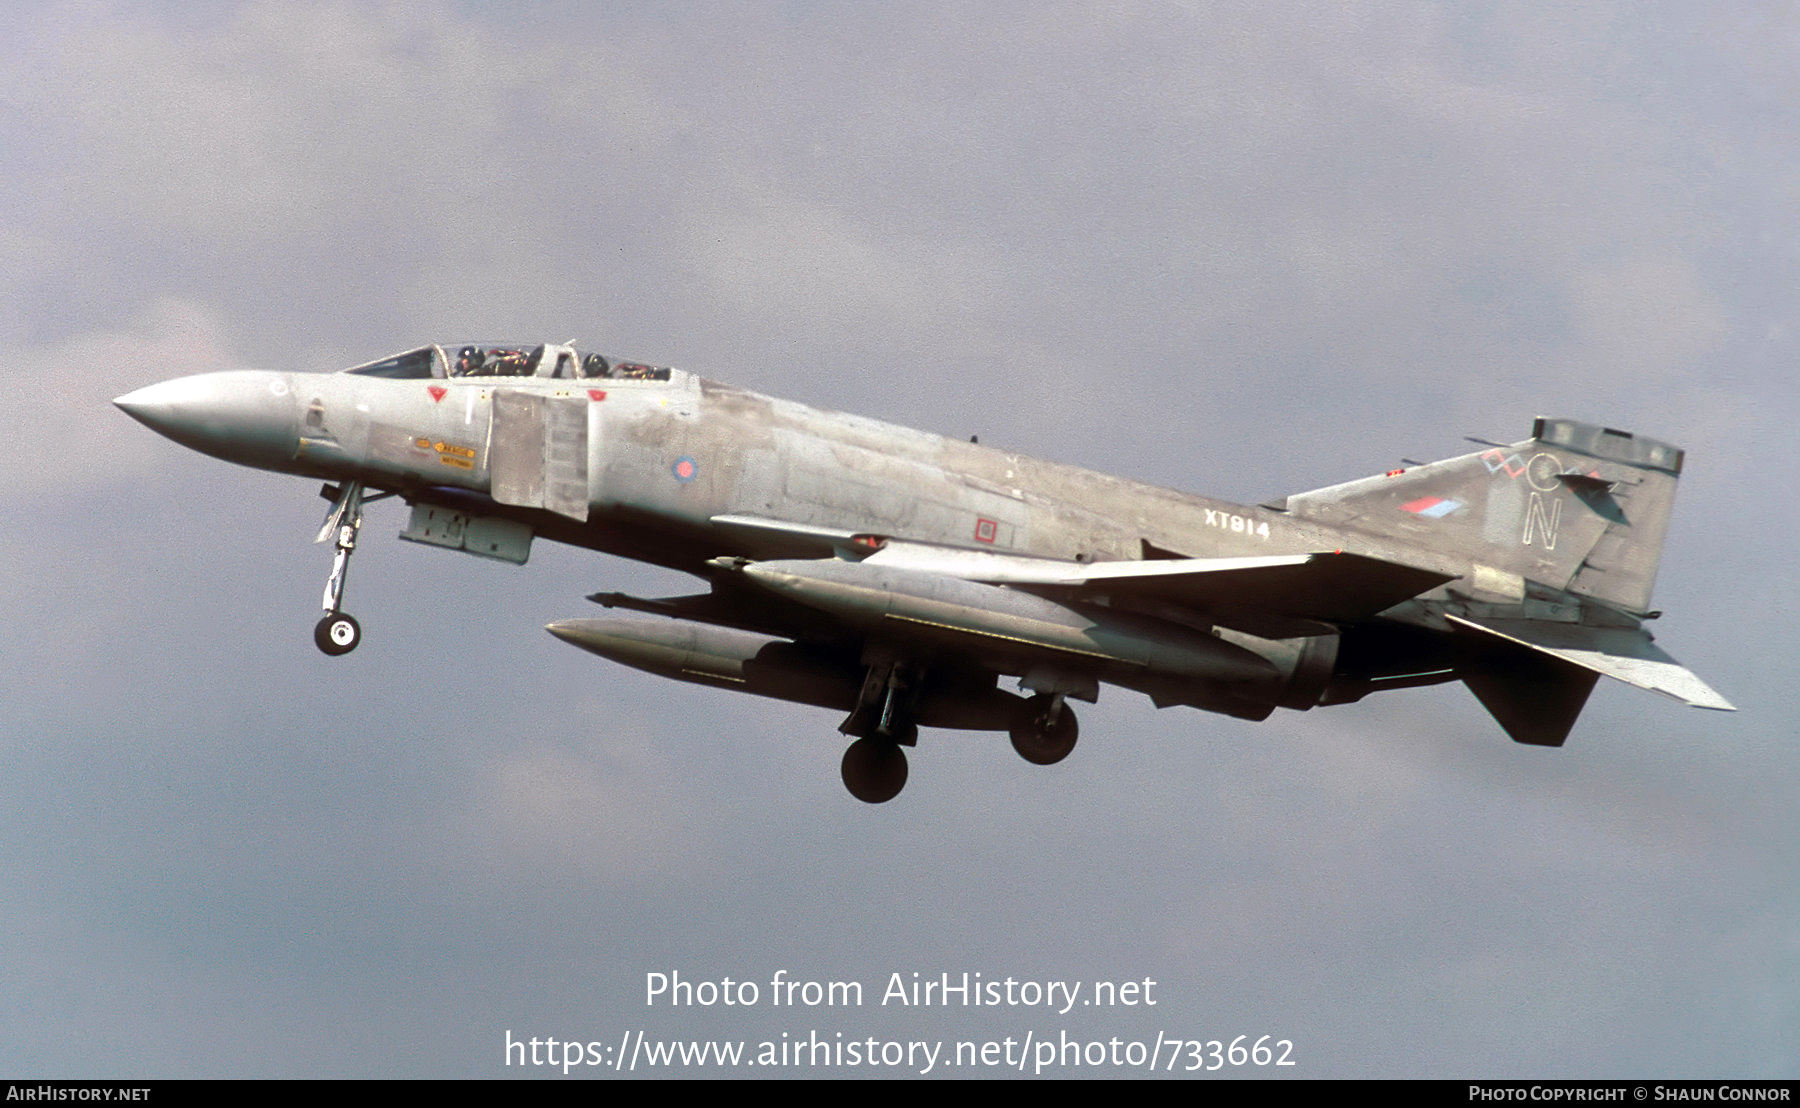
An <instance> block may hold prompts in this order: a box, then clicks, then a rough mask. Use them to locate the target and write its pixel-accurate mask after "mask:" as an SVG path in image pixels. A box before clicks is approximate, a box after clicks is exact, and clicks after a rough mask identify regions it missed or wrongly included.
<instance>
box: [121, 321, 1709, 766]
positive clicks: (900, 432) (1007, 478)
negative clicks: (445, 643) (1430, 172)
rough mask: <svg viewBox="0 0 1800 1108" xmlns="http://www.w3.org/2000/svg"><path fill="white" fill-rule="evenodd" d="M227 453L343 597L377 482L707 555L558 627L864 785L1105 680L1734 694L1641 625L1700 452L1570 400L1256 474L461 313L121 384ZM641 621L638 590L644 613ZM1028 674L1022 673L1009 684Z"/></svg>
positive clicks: (1538, 721)
mask: <svg viewBox="0 0 1800 1108" xmlns="http://www.w3.org/2000/svg"><path fill="white" fill-rule="evenodd" d="M116 403H117V404H118V406H119V407H120V408H122V409H124V410H125V411H126V412H127V413H128V414H130V415H131V416H132V417H133V418H135V419H137V420H139V421H140V422H142V423H144V424H146V425H148V426H150V427H151V428H153V429H155V430H157V431H158V432H160V433H162V434H164V435H166V436H167V437H169V438H171V439H173V440H175V441H176V442H179V443H182V444H183V445H186V446H189V447H191V448H193V449H196V450H200V451H204V452H206V453H208V454H212V455H215V456H217V457H220V458H223V459H225V460H228V461H232V462H237V463H239V464H243V465H250V466H255V467H258V468H263V469H270V470H275V471H278V472H285V473H291V474H294V475H297V476H302V477H310V478H313V479H317V480H322V481H324V482H325V485H324V488H323V489H322V495H324V496H325V497H326V498H327V499H328V500H329V501H330V502H331V507H330V509H329V510H328V512H327V514H326V518H325V522H324V525H323V527H322V528H321V530H320V533H319V536H318V541H321V542H324V541H332V542H333V543H334V546H335V556H334V558H333V562H332V568H331V572H330V575H329V577H328V580H327V584H326V587H325V591H324V595H323V597H322V600H321V607H322V609H323V615H322V617H321V619H320V620H319V622H318V625H317V627H316V628H315V632H314V637H315V641H316V642H317V644H318V646H319V647H320V649H322V650H324V651H325V652H326V653H328V654H334V655H341V654H346V653H348V652H350V651H351V650H353V649H354V648H355V647H356V646H357V645H358V643H359V642H360V641H361V638H362V630H361V627H360V626H359V625H358V624H357V622H356V620H355V619H354V618H353V617H351V616H350V615H349V614H348V613H347V612H345V611H344V604H343V598H344V588H345V581H346V577H347V573H348V569H349V563H350V558H351V554H352V553H353V551H354V550H355V547H356V542H357V538H358V536H359V534H360V531H361V527H362V524H363V521H364V511H365V508H366V507H367V506H368V505H371V504H373V503H375V502H377V501H379V500H383V499H388V498H395V499H398V500H400V501H402V502H403V503H404V504H405V505H407V507H408V509H409V511H408V515H407V521H406V524H405V527H404V529H403V530H402V531H401V534H400V537H401V538H403V539H407V540H409V541H413V542H418V543H423V544H426V545H432V546H438V547H441V548H444V549H447V550H457V551H462V552H464V553H468V554H473V555H476V556H479V557H484V558H493V559H499V560H503V561H509V562H514V563H523V562H525V561H526V560H527V559H528V558H529V556H530V550H531V547H532V544H533V543H534V542H535V541H537V540H539V539H546V540H549V541H553V542H563V543H570V544H574V545H578V546H582V547H586V548H589V549H592V550H596V551H600V552H604V553H610V554H615V555H619V556H622V557H627V558H633V559H638V560H642V561H647V562H652V563H655V564H658V565H663V566H668V567H671V568H674V569H678V570H682V571H684V572H686V573H689V574H692V575H693V576H694V577H696V578H698V579H699V580H700V581H701V582H703V583H704V586H705V587H704V589H703V590H701V591H698V592H695V593H692V594H689V595H683V596H674V597H661V598H645V597H634V596H628V595H625V594H622V593H596V594H594V595H593V596H591V597H590V598H589V599H591V600H593V601H595V602H597V603H599V604H601V605H603V606H605V607H607V608H611V609H614V610H616V611H624V612H633V613H636V615H635V616H622V615H608V616H603V617H586V618H571V619H564V620H560V621H557V622H555V623H552V624H550V626H549V630H550V632H551V633H552V634H554V635H555V636H556V637H558V638H559V639H562V640H564V641H566V642H569V643H572V644H574V645H576V646H579V647H581V648H583V649H585V650H588V651H591V652H592V653H594V654H597V655H600V656H601V657H604V658H608V659H610V660H613V661H616V662H619V663H622V664H624V665H628V666H633V667H635V668H638V669H643V670H646V671H648V672H651V673H656V674H659V675H662V676H666V677H671V678H674V679H676V680H681V681H687V682H691V683H695V684H702V685H712V686H715V687H719V688H727V689H734V690H737V691H741V692H749V693H755V694H757V695H761V696H769V697H776V698H779V699H784V700H792V701H796V702H799V703H806V704H814V705H818V706H820V707H824V708H828V709H832V710H834V711H836V712H839V713H842V721H841V722H840V723H839V725H838V729H839V731H841V732H842V733H843V734H845V735H847V736H849V737H851V738H852V739H853V740H854V741H852V742H851V743H850V744H849V746H848V748H847V750H846V752H845V755H844V759H843V765H842V771H843V775H844V780H845V782H846V784H847V785H848V786H849V788H850V791H851V792H852V793H853V794H855V795H856V796H857V797H859V798H861V799H863V800H867V801H871V802H880V801H884V800H887V799H890V798H891V797H893V796H894V795H895V794H897V793H898V792H899V791H900V789H901V787H902V786H903V785H904V783H905V780H906V775H907V759H906V756H905V754H904V749H905V748H906V747H910V746H914V745H916V744H917V742H918V735H919V728H920V727H937V728H950V729H963V730H978V731H981V730H985V731H997V732H999V731H1003V732H1006V733H1008V734H1009V736H1010V737H1011V741H1012V745H1013V746H1014V748H1015V749H1016V750H1017V751H1018V752H1019V754H1021V755H1022V756H1023V757H1025V758H1026V759H1028V760H1029V761H1032V762H1035V763H1039V764H1051V763H1055V762H1058V761H1061V760H1062V759H1063V758H1065V757H1066V756H1067V755H1068V754H1069V753H1070V751H1071V750H1072V749H1073V747H1074V745H1075V742H1076V736H1077V724H1076V720H1075V714H1074V711H1073V709H1072V708H1071V707H1070V705H1069V702H1070V701H1071V700H1079V701H1088V702H1092V701H1094V700H1095V699H1097V697H1098V696H1099V692H1100V687H1101V686H1102V685H1112V686H1115V687H1119V688H1124V689H1130V690H1134V691H1137V692H1141V693H1143V694H1145V695H1147V696H1149V697H1150V698H1151V699H1152V700H1153V701H1154V702H1155V703H1156V704H1157V705H1158V706H1172V705H1186V706H1189V707H1195V708H1200V709H1203V710H1206V711H1212V712H1219V713H1224V714H1227V715H1231V716H1235V717H1238V718H1240V719H1247V720H1260V719H1264V718H1267V717H1268V716H1269V715H1270V714H1271V713H1273V712H1274V711H1275V710H1276V709H1277V708H1286V709H1291V710H1298V711H1305V710H1307V709H1310V708H1313V707H1317V706H1321V705H1331V704H1343V703H1348V702H1351V701H1356V700H1360V699H1362V698H1363V697H1365V696H1368V695H1370V694H1371V693H1375V692H1381V691H1387V690H1395V689H1404V688H1410V687H1415V686H1421V685H1429V684H1437V683H1441V682H1448V681H1462V682H1463V683H1465V684H1466V685H1467V686H1468V687H1469V689H1470V690H1471V691H1472V692H1473V693H1474V694H1475V695H1476V696H1477V697H1478V698H1479V699H1480V701H1481V703H1482V704H1484V705H1485V706H1486V707H1487V708H1488V709H1489V711H1490V712H1491V713H1492V714H1493V716H1494V718H1495V719H1496V720H1497V721H1498V723H1499V724H1500V726H1501V728H1502V729H1503V730H1505V732H1506V733H1507V734H1508V735H1510V736H1511V737H1512V738H1513V739H1515V740H1516V741H1518V742H1522V743H1530V744H1535V745H1542V746H1559V745H1561V744H1562V743H1563V741H1564V740H1565V738H1566V737H1567V736H1568V734H1569V732H1570V730H1571V728H1572V727H1573V726H1574V723H1575V719H1576V717H1577V715H1578V714H1579V713H1580V711H1581V709H1582V707H1583V705H1584V704H1585V702H1586V700H1587V697H1588V693H1589V691H1590V690H1591V689H1592V688H1593V686H1594V684H1595V682H1596V681H1597V680H1598V679H1599V678H1600V677H1602V676H1606V677H1612V678H1614V679H1617V680H1621V681H1624V682H1627V683H1629V684H1633V685H1637V686H1639V687H1641V688H1645V689H1650V690H1653V691H1656V692H1661V693H1664V694H1666V695H1669V696H1673V697H1676V698H1677V699H1680V700H1683V701H1686V702H1687V703H1689V704H1693V705H1696V706H1698V707H1703V708H1716V709H1729V708H1730V707H1731V705H1730V704H1729V703H1727V702H1726V701H1725V700H1724V699H1723V698H1722V697H1720V696H1719V695H1718V694H1717V693H1716V692H1714V691H1713V690H1712V689H1711V688H1709V687H1708V686H1707V685H1706V684H1705V683H1704V682H1702V681H1701V680H1700V679H1699V678H1698V677H1696V676H1694V675H1693V674H1692V673H1691V672H1689V671H1688V670H1686V669H1685V668H1683V667H1682V666H1681V665H1680V664H1679V663H1677V662H1676V661H1675V660H1674V659H1673V658H1671V657H1669V655H1667V654H1666V653H1664V652H1663V651H1662V650H1661V648H1660V647H1658V646H1656V645H1655V644H1654V642H1653V641H1652V639H1651V636H1650V635H1649V633H1648V632H1647V631H1645V630H1644V628H1643V624H1644V622H1645V621H1647V620H1649V619H1652V618H1654V617H1655V616H1656V615H1657V613H1655V612H1653V611H1652V610H1651V609H1650V593H1651V586H1652V584H1653V582H1654V579H1655V574H1656V568H1657V561H1658V558H1659V556H1660V552H1661V549H1662V544H1663V537H1664V534H1665V532H1666V530H1667V527H1668V522H1669V515H1670V510H1671V507H1672V505H1673V501H1674V494H1675V488H1676V484H1677V480H1678V478H1679V476H1680V474H1681V469H1682V464H1683V453H1682V451H1680V450H1678V449H1676V448H1675V447H1673V446H1670V445H1668V444H1667V443H1663V442H1659V441H1657V440H1655V439H1650V438H1645V437H1643V436H1639V435H1634V434H1631V433H1627V432H1623V431H1619V430H1615V429H1612V428H1607V427H1600V426H1596V425H1592V424H1587V423H1582V422H1579V421H1575V420H1567V419H1540V420H1538V421H1537V423H1536V424H1535V425H1534V426H1533V428H1532V432H1531V435H1530V437H1529V438H1526V439H1524V440H1522V441H1520V442H1518V443H1515V444H1512V445H1510V446H1488V447H1487V448H1485V449H1483V450H1481V451H1479V452H1476V453H1470V454H1465V455H1463V456H1461V457H1456V458H1450V459H1447V460H1445V461H1441V462H1434V463H1431V464H1429V465H1420V466H1411V467H1408V468H1404V469H1397V470H1393V471H1391V472H1389V473H1387V474H1384V475H1381V476H1376V477H1370V478H1366V479H1363V480H1357V481H1351V482H1349V483H1347V484H1343V485H1337V486H1333V487H1330V488H1325V489H1318V490H1314V491H1312V492H1306V493H1301V494H1297V495H1294V496H1289V497H1287V498H1286V499H1284V500H1280V501H1274V502H1270V503H1266V504H1258V505H1236V504H1230V503H1226V502H1223V501H1218V500H1212V499H1208V498H1205V497H1200V496H1195V495H1191V494H1187V493H1183V492H1177V491H1173V490H1169V489H1161V488H1155V487H1152V486H1147V485H1143V484H1140V483H1137V482H1133V481H1127V480H1124V479H1121V478H1116V477H1110V476H1107V475H1104V474H1099V473H1093V472H1090V471H1086V470H1080V469H1075V468H1073V467H1069V466H1062V465H1057V464H1054V463H1050V462H1044V461H1040V460H1037V459H1033V458H1029V457H1025V456H1022V455H1017V454H1012V453H1008V452H1005V451H1001V450H995V449H992V448H989V447H984V446H980V445H978V444H976V443H974V442H972V441H971V442H968V443H964V442H959V441H954V440H950V439H944V438H941V437H938V436H935V435H929V434H925V433H922V432H917V431H911V430H907V429H905V428H900V427H894V426H890V425H886V424H882V423H877V422H874V421H871V420H866V419H860V418H857V417H853V416H847V415H842V414H838V413H833V412H825V411H819V410H816V409H812V408H809V407H806V406H804V405H800V404H794V403H791V402H787V401H782V400H777V399H773V398H770V397H765V396H760V395H757V394H755V393H752V392H749V391H746V390H743V389H739V388H734V387H732V386H730V385H726V384H722V383H719V382H714V381H709V380H704V379H701V378H698V377H695V376H693V375H691V374H687V373H683V372H681V371H680V370H675V369H671V368H668V367H664V366H656V365H651V364H647V363H643V362H637V361H630V360H623V359H617V358H611V357H608V356H606V355H603V354H599V353H596V352H593V351H583V350H578V349H577V347H576V346H575V345H574V344H572V343H542V344H535V345H534V344H523V343H486V342H466V343H443V344H432V345H429V346H425V347H421V348H418V349H416V350H411V351H407V352H404V353H402V354H398V355H394V356H392V357H389V358H383V359H380V360H378V361H375V362H370V363H367V364H365V365H361V366H356V367H352V368H351V369H348V370H345V371H343V372H340V373H333V374H307V373H290V372H280V371H258V370H243V371H237V372H232V373H218V374H207V375H202V376H197V377H187V378H181V379H177V380H174V381H168V382H164V383H162V384H158V385H152V386H149V387H148V388H144V389H140V390H138V391H137V392H134V393H131V394H130V395H128V396H124V397H120V398H119V400H118V401H116ZM643 617H649V618H643ZM1014 683H1016V687H1017V689H1018V690H1019V691H1018V692H1017V693H1015V692H1013V691H1011V690H1010V689H1008V688H1006V687H1005V686H1006V685H1007V684H1014Z"/></svg>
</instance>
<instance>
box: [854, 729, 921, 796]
mask: <svg viewBox="0 0 1800 1108" xmlns="http://www.w3.org/2000/svg"><path fill="white" fill-rule="evenodd" d="M842 768H843V774H844V787H845V788H847V789H849V790H850V795H851V796H854V797H855V798H856V799H858V800H860V801H862V802H863V803H865V804H885V803H887V802H888V801H890V800H892V799H894V798H895V797H896V796H899V795H900V790H901V789H903V788H905V787H906V755H905V754H903V753H901V751H900V748H899V747H898V746H895V745H894V744H893V743H891V742H888V741H887V740H885V739H874V738H870V739H857V740H856V741H855V742H853V743H851V744H850V749H848V750H846V751H844V764H843V767H842Z"/></svg>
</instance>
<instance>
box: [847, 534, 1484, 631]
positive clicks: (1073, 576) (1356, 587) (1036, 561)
mask: <svg viewBox="0 0 1800 1108" xmlns="http://www.w3.org/2000/svg"><path fill="white" fill-rule="evenodd" d="M864 561H866V562H872V563H874V564H877V565H890V566H894V567H896V568H906V569H916V570H922V571H926V572H932V573H941V574H944V575H945V576H950V577H960V578H962V579H964V580H969V581H980V582H983V583H985V584H992V585H1013V586H1018V587H1024V588H1033V589H1045V590H1052V591H1067V592H1070V593H1072V594H1074V595H1075V596H1076V597H1101V596H1104V597H1108V598H1113V599H1125V600H1132V601H1138V602H1149V603H1157V602H1160V603H1166V604H1173V605H1180V606H1182V607H1186V608H1193V609H1196V610H1198V611H1201V612H1204V613H1207V614H1208V615H1209V616H1211V617H1213V618H1214V619H1216V620H1217V621H1218V622H1220V623H1224V624H1226V625H1227V626H1232V627H1238V628H1240V629H1242V630H1246V631H1251V632H1253V633H1256V634H1263V635H1269V634H1271V632H1273V633H1274V634H1273V636H1272V637H1277V638H1280V637H1288V636H1293V635H1308V634H1317V633H1319V632H1320V631H1322V630H1326V629H1327V628H1324V627H1321V626H1319V625H1320V624H1329V623H1340V622H1350V621H1354V620H1359V619H1365V618H1367V617H1369V616H1372V615H1374V614H1375V613H1377V612H1380V611H1383V610H1385V609H1387V608H1391V607H1393V606H1394V605H1395V604H1399V603H1400V602H1402V601H1405V600H1410V599H1411V598H1412V597H1415V596H1417V595H1419V594H1420V593H1422V592H1426V591H1428V590H1430V589H1433V588H1436V587H1437V586H1438V585H1441V584H1443V583H1445V582H1446V581H1450V580H1453V578H1451V577H1450V576H1448V575H1446V574H1442V573H1438V572H1435V571H1432V570H1427V569H1420V568H1418V567H1415V566H1408V565H1402V564H1400V563H1397V562H1388V561H1383V560H1381V559H1379V558H1370V557H1366V556H1364V555H1361V554H1346V553H1342V552H1336V551H1325V552H1317V553H1310V554H1278V555H1272V556H1267V557H1255V558H1167V559H1154V560H1150V561H1141V562H1140V561H1118V562H1064V561H1056V560H1052V559H1046V558H1025V557H1019V556H1016V555H1006V554H989V553H987V552H985V551H980V550H960V549H954V548H947V547H934V546H928V545H924V544H919V543H902V542H890V543H888V544H887V545H886V546H884V547H882V548H881V549H880V550H878V551H877V552H875V553H874V554H871V555H869V557H867V558H865V559H864Z"/></svg>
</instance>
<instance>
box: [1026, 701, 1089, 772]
mask: <svg viewBox="0 0 1800 1108" xmlns="http://www.w3.org/2000/svg"><path fill="white" fill-rule="evenodd" d="M1079 733H1080V728H1079V727H1077V726H1076V724H1075V712H1074V710H1073V709H1071V708H1070V707H1069V706H1068V705H1067V704H1065V703H1063V694H1062V693H1039V694H1038V695H1037V696H1034V697H1032V698H1031V699H1030V700H1027V701H1026V702H1025V704H1024V706H1023V707H1022V708H1021V710H1020V712H1019V718H1018V721H1017V722H1015V723H1014V724H1013V725H1012V745H1013V749H1014V750H1016V751H1018V752H1019V757H1021V758H1023V759H1025V760H1026V761H1027V762H1030V763H1031V764H1032V765H1034V766H1053V765H1055V764H1056V763H1058V762H1060V761H1062V760H1063V759H1064V758H1067V757H1068V756H1069V751H1071V750H1074V749H1075V736H1076V735H1077V734H1079Z"/></svg>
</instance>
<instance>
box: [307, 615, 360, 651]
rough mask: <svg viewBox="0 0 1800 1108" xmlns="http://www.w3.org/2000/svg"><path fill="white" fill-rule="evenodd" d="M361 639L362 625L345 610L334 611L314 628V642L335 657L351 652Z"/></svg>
mask: <svg viewBox="0 0 1800 1108" xmlns="http://www.w3.org/2000/svg"><path fill="white" fill-rule="evenodd" d="M361 641H362V626H361V625H360V624H358V623H357V622H356V620H355V619H354V618H352V617H351V616H350V615H349V614H348V613H345V612H334V613H332V614H331V615H328V616H326V617H325V618H324V619H322V620H320V621H319V624H318V626H316V627H314V628H313V642H315V643H317V644H318V645H319V649H320V650H323V651H324V652H325V653H327V654H330V655H331V656H333V657H336V656H337V655H339V654H348V653H350V652H351V651H352V650H355V649H356V644H357V643H359V642H361Z"/></svg>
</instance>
